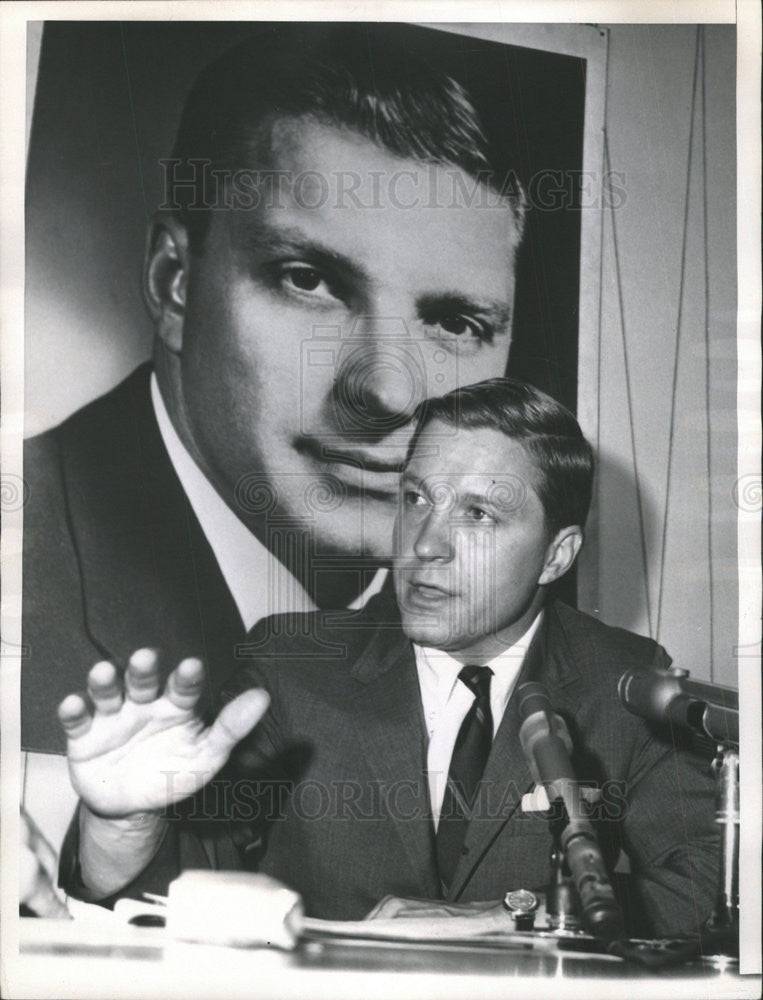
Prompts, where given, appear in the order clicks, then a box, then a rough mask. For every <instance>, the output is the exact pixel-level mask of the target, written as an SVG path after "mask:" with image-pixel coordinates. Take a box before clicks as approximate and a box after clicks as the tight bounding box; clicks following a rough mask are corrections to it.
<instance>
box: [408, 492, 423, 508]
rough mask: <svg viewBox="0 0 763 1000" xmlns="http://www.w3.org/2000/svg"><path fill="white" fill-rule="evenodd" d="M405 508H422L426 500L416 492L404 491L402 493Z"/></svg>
mask: <svg viewBox="0 0 763 1000" xmlns="http://www.w3.org/2000/svg"><path fill="white" fill-rule="evenodd" d="M403 499H404V500H405V505H406V507H423V506H424V504H425V503H426V500H425V499H424V497H423V496H422V495H421V493H419V492H418V490H405V491H404V493H403Z"/></svg>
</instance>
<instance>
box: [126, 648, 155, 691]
mask: <svg viewBox="0 0 763 1000" xmlns="http://www.w3.org/2000/svg"><path fill="white" fill-rule="evenodd" d="M125 694H126V696H127V697H128V698H129V699H130V701H134V702H138V703H139V704H141V705H143V704H146V702H149V701H154V700H155V699H156V697H157V695H158V694H159V654H158V653H157V652H156V650H155V649H136V650H135V652H134V653H133V654H132V656H131V657H130V660H129V662H128V664H127V670H126V671H125Z"/></svg>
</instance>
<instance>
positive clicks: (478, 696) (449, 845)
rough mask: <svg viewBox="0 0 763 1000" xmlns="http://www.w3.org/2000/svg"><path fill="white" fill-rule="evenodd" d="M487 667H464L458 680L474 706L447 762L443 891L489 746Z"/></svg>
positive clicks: (441, 837)
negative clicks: (469, 693)
mask: <svg viewBox="0 0 763 1000" xmlns="http://www.w3.org/2000/svg"><path fill="white" fill-rule="evenodd" d="M492 676H493V671H492V670H491V669H490V667H474V666H466V667H464V668H463V670H462V671H461V672H460V673H459V675H458V679H459V680H460V681H462V682H463V683H464V684H466V686H467V687H468V688H469V690H470V691H472V692H473V693H474V696H475V697H474V702H473V703H472V706H471V708H470V709H469V711H468V712H467V713H466V717H465V718H464V721H463V722H462V723H461V728H460V729H459V730H458V736H457V737H456V743H455V746H454V747H453V756H452V757H451V758H450V769H449V771H448V784H447V786H446V788H445V795H444V796H443V801H442V810H441V812H440V821H439V823H438V826H437V867H438V869H439V872H440V880H441V882H442V885H443V891H447V889H448V886H449V885H450V882H451V879H452V878H453V872H454V871H455V870H456V865H457V864H458V859H459V856H460V854H461V848H462V846H463V843H464V836H465V834H466V828H467V826H468V825H469V818H470V815H471V811H472V808H473V806H474V804H475V799H476V796H477V791H478V789H479V782H480V778H481V777H482V774H483V772H484V770H485V764H486V763H487V759H488V756H489V755H490V747H491V745H492V742H493V715H492V712H491V711H490V678H491V677H492Z"/></svg>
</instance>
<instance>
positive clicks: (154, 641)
mask: <svg viewBox="0 0 763 1000" xmlns="http://www.w3.org/2000/svg"><path fill="white" fill-rule="evenodd" d="M149 375H150V369H148V368H143V369H139V370H138V372H136V373H135V374H134V375H132V376H131V377H130V378H128V379H127V380H126V381H125V382H124V383H123V384H122V385H121V386H119V387H117V389H116V390H115V391H114V392H113V393H111V394H110V395H109V396H108V397H105V399H104V401H103V404H104V406H103V410H102V412H100V413H99V419H98V420H97V421H95V420H93V421H91V426H90V427H89V428H88V430H87V431H85V428H84V427H79V426H77V425H76V424H75V425H74V426H72V428H71V432H70V434H69V440H68V441H67V442H66V444H67V447H65V448H64V456H65V458H64V469H63V472H64V476H65V478H66V481H67V487H68V489H67V493H68V497H69V506H70V510H69V513H70V520H71V525H72V533H73V536H74V540H75V545H76V547H77V551H78V554H79V559H80V570H81V575H82V589H83V600H84V604H85V627H86V629H87V631H88V633H89V634H90V636H91V638H92V640H93V642H94V643H95V645H96V646H98V647H99V648H100V649H101V650H102V652H103V655H105V656H107V657H109V658H113V659H116V660H117V662H122V663H124V662H125V660H126V659H127V657H128V656H129V654H130V653H131V652H132V650H133V649H135V648H136V646H139V645H155V646H158V647H159V648H161V649H162V650H163V652H164V654H165V660H166V662H165V666H167V667H168V668H171V667H172V666H174V665H175V663H176V662H177V661H178V660H179V659H181V658H182V657H184V656H189V655H201V656H203V657H204V658H205V660H206V661H207V663H208V664H209V666H210V672H211V673H212V674H213V675H214V674H215V673H218V674H219V675H220V676H222V675H223V673H224V672H226V671H227V669H228V668H229V666H230V664H231V663H232V661H233V648H232V647H233V645H234V643H235V642H237V641H241V640H242V639H243V636H244V630H243V625H242V623H241V620H240V617H239V614H238V610H237V608H236V606H235V602H234V601H233V598H232V597H231V595H230V592H229V590H228V588H227V585H226V584H225V581H224V579H223V576H222V573H221V572H220V569H219V566H218V565H217V561H216V559H215V557H214V554H213V553H212V551H211V549H210V547H209V543H208V542H207V540H206V538H205V537H204V534H203V532H202V530H201V528H200V526H199V524H198V521H197V520H196V517H195V515H194V514H193V511H192V509H191V507H190V504H189V503H188V501H187V500H186V497H185V494H184V492H183V489H182V487H181V485H180V482H179V480H178V478H177V476H176V475H175V472H174V469H173V468H172V464H171V462H170V459H169V456H168V455H167V452H166V450H165V448H164V443H163V441H162V439H161V435H160V433H159V428H158V426H157V424H156V419H155V416H154V412H153V407H152V404H151V399H150V388H149ZM85 434H86V435H87V436H86V437H84V436H83V435H85ZM83 446H84V447H83ZM212 685H213V687H216V686H217V685H216V682H215V680H214V679H213V681H212Z"/></svg>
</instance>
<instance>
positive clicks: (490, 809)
mask: <svg viewBox="0 0 763 1000" xmlns="http://www.w3.org/2000/svg"><path fill="white" fill-rule="evenodd" d="M530 680H533V681H539V682H541V683H543V684H545V685H546V687H547V690H548V692H549V696H550V698H551V703H552V705H554V706H555V707H556V705H557V704H558V703H559V701H560V699H563V700H565V701H567V700H568V698H569V696H570V691H569V690H568V691H565V692H564V693H563V689H565V688H570V687H572V688H573V690H574V685H576V684H577V683H578V681H579V675H578V672H577V667H576V665H575V661H574V659H573V658H572V655H571V652H570V650H569V646H568V645H567V642H566V638H565V636H564V633H563V631H562V629H561V625H560V623H559V620H558V615H557V614H556V611H555V609H554V606H553V604H552V605H550V606H549V607H548V608H547V609H546V611H545V613H544V620H543V622H542V624H541V627H540V628H539V629H538V631H537V632H536V634H535V637H534V638H533V641H532V642H531V644H530V647H529V649H528V650H527V654H526V655H525V659H524V662H523V664H522V668H521V670H520V672H519V676H518V678H517V682H516V684H515V686H514V693H513V694H512V697H511V698H510V700H509V703H508V705H507V706H506V711H505V712H504V715H503V719H502V720H501V724H500V726H499V727H498V732H497V733H496V736H495V740H494V741H493V747H492V750H491V752H490V757H489V758H488V762H487V765H486V767H485V773H484V776H483V782H484V791H485V798H484V802H485V806H484V808H483V809H481V810H480V814H479V815H477V816H475V817H474V818H473V819H472V821H471V823H470V824H469V827H468V829H467V832H466V837H465V840H464V846H465V847H466V848H467V849H468V853H467V854H465V855H464V856H463V857H462V858H461V860H460V862H459V864H458V866H457V868H456V871H455V873H454V876H453V881H452V883H451V886H450V891H449V893H448V898H449V899H454V900H455V899H458V898H459V896H460V894H461V893H462V891H463V889H464V887H465V886H466V884H467V883H468V881H469V879H470V878H471V876H472V875H473V873H474V871H475V869H476V868H477V867H478V866H479V864H480V862H481V860H482V858H483V857H484V855H485V853H486V852H487V850H488V849H489V847H490V845H491V844H492V843H493V841H494V840H495V838H496V837H497V836H498V835H499V834H500V833H501V832H502V831H503V830H504V828H505V827H506V826H507V824H509V823H511V822H512V821H515V820H516V819H517V817H518V816H519V810H521V802H522V796H523V795H524V794H525V793H526V792H528V791H530V790H531V788H532V787H533V780H532V775H531V774H530V768H529V765H528V763H527V760H526V758H525V754H524V751H523V750H522V745H521V743H520V742H519V728H520V725H521V720H520V718H519V709H518V700H517V697H516V691H517V689H518V687H519V686H520V685H521V684H524V683H526V682H527V681H530Z"/></svg>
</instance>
